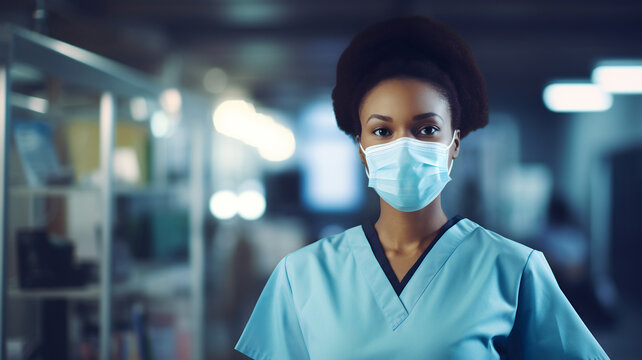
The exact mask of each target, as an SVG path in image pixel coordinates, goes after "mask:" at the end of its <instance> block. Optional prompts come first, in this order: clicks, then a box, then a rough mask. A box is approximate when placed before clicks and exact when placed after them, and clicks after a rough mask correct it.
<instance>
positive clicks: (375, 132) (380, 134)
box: [372, 128, 390, 136]
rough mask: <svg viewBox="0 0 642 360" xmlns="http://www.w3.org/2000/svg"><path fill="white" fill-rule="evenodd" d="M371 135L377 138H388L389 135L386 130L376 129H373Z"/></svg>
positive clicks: (388, 131)
mask: <svg viewBox="0 0 642 360" xmlns="http://www.w3.org/2000/svg"><path fill="white" fill-rule="evenodd" d="M372 133H373V134H375V135H377V136H388V135H390V130H388V129H386V128H378V129H375V130H374V131H373V132H372Z"/></svg>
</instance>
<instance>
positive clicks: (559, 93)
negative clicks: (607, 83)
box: [543, 82, 613, 112]
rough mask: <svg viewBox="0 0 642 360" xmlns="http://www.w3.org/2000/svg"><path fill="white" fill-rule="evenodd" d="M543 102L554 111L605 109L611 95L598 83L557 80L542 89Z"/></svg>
mask: <svg viewBox="0 0 642 360" xmlns="http://www.w3.org/2000/svg"><path fill="white" fill-rule="evenodd" d="M543 99H544V104H546V107H547V108H548V109H549V110H551V111H555V112H585V111H587V112H588V111H605V110H608V109H610V108H611V106H612V105H613V97H612V96H611V94H610V93H608V92H605V91H604V90H603V89H602V88H601V87H600V86H599V85H596V84H592V83H588V82H559V83H553V84H550V85H548V86H546V88H545V89H544V93H543Z"/></svg>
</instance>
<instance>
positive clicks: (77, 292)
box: [8, 285, 100, 300]
mask: <svg viewBox="0 0 642 360" xmlns="http://www.w3.org/2000/svg"><path fill="white" fill-rule="evenodd" d="M8 295H9V297H10V298H19V299H49V300H54V299H78V300H93V299H98V298H99V296H100V287H99V286H97V285H96V286H88V287H75V288H58V289H37V288H36V289H20V288H12V287H10V288H9V290H8Z"/></svg>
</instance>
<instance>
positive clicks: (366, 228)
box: [361, 215, 462, 295]
mask: <svg viewBox="0 0 642 360" xmlns="http://www.w3.org/2000/svg"><path fill="white" fill-rule="evenodd" d="M461 219H462V217H461V216H459V215H455V216H453V217H452V218H450V219H448V221H447V222H446V223H445V224H444V225H443V226H442V227H441V228H440V229H439V231H438V232H437V235H436V236H435V238H434V239H433V240H432V241H431V242H430V244H429V245H428V247H427V248H426V249H425V250H424V251H423V252H422V253H421V255H420V256H419V258H418V259H417V260H416V261H415V263H414V264H413V265H412V267H411V268H410V269H409V270H408V272H407V273H406V274H405V275H404V277H403V279H401V281H400V280H399V279H398V278H397V274H395V272H394V270H393V269H392V265H391V264H390V261H389V260H388V258H387V257H386V253H385V251H384V249H383V245H382V244H381V241H380V240H379V235H378V234H377V230H376V229H375V227H374V222H373V221H366V222H364V223H363V225H361V226H362V227H363V232H364V234H365V235H366V238H367V239H368V243H369V244H370V247H371V248H372V252H373V253H374V255H375V258H376V259H377V261H378V262H379V266H381V269H382V270H383V272H384V273H385V274H386V277H387V278H388V281H390V284H391V285H392V287H393V289H395V293H397V295H401V292H402V291H403V289H404V287H405V286H406V285H407V284H408V281H409V280H410V279H411V278H412V275H413V274H414V273H415V271H417V268H418V267H419V264H421V262H422V261H423V259H424V258H425V257H426V255H427V254H428V252H429V251H430V249H432V248H433V246H435V243H436V242H437V241H438V240H439V238H441V236H442V235H443V234H444V233H445V232H446V231H447V230H448V229H450V228H451V227H452V226H453V225H455V224H456V223H457V222H458V221H459V220H461Z"/></svg>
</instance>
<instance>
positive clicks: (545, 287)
mask: <svg viewBox="0 0 642 360" xmlns="http://www.w3.org/2000/svg"><path fill="white" fill-rule="evenodd" d="M508 352H509V354H510V355H511V356H510V357H515V358H520V359H527V358H538V359H549V360H552V359H571V358H572V359H608V356H607V355H606V353H605V352H604V350H603V349H602V347H601V346H600V344H599V343H598V342H597V340H595V338H594V337H593V335H592V334H591V332H590V331H589V330H588V328H587V327H586V325H584V323H583V322H582V320H581V319H580V317H579V315H578V314H577V313H576V312H575V309H573V306H571V304H570V303H569V301H568V300H567V298H566V296H564V294H563V293H562V290H561V289H560V288H559V286H558V284H557V281H556V280H555V277H554V276H553V272H552V271H551V268H550V266H549V265H548V263H547V261H546V259H545V257H544V254H542V253H541V252H540V251H537V250H533V251H531V253H530V255H529V257H528V259H527V261H526V265H525V266H524V270H523V272H522V278H521V282H520V286H519V296H518V304H517V311H516V315H515V323H514V325H513V330H512V332H511V334H510V336H509V344H508Z"/></svg>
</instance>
